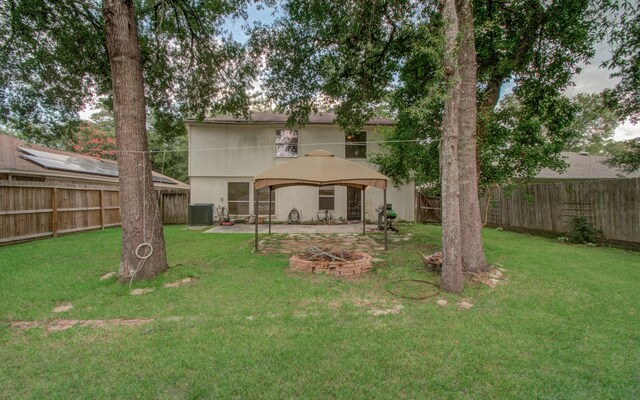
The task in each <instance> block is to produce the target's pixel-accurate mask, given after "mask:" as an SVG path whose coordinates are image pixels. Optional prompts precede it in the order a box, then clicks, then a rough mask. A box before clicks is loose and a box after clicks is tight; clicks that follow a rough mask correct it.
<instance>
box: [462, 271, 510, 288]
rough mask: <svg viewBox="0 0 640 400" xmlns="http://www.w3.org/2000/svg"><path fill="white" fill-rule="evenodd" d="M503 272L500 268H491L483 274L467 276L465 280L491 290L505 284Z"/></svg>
mask: <svg viewBox="0 0 640 400" xmlns="http://www.w3.org/2000/svg"><path fill="white" fill-rule="evenodd" d="M504 271H505V270H504V269H502V268H493V269H490V270H488V271H485V272H480V273H476V274H467V276H466V278H467V281H468V282H470V283H472V284H476V285H486V286H489V287H490V288H492V289H493V288H495V287H496V286H498V285H502V284H505V283H506V279H505V275H504Z"/></svg>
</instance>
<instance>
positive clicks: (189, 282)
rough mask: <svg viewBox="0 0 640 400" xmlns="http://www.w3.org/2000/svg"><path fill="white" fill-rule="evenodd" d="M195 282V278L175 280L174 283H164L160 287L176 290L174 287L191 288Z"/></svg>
mask: <svg viewBox="0 0 640 400" xmlns="http://www.w3.org/2000/svg"><path fill="white" fill-rule="evenodd" d="M196 281H197V279H196V278H184V279H180V280H177V281H175V282H170V283H165V284H164V285H162V286H164V287H166V288H176V287H181V286H191V285H193V284H194V283H195V282H196Z"/></svg>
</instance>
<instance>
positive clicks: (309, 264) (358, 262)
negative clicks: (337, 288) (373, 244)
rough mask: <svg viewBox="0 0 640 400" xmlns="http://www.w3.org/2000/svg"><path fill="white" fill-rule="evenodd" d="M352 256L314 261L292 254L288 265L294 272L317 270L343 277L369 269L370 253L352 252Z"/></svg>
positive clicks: (362, 272) (370, 266) (359, 273)
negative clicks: (349, 258)
mask: <svg viewBox="0 0 640 400" xmlns="http://www.w3.org/2000/svg"><path fill="white" fill-rule="evenodd" d="M353 258H354V260H353V261H316V260H305V259H304V258H302V255H294V256H292V257H291V258H289V266H290V267H291V270H292V271H294V272H317V273H324V274H329V275H333V276H345V277H353V276H359V275H362V274H364V273H365V272H368V271H370V270H371V268H372V265H373V264H372V260H373V258H372V257H371V256H370V255H368V254H367V253H362V252H354V253H353Z"/></svg>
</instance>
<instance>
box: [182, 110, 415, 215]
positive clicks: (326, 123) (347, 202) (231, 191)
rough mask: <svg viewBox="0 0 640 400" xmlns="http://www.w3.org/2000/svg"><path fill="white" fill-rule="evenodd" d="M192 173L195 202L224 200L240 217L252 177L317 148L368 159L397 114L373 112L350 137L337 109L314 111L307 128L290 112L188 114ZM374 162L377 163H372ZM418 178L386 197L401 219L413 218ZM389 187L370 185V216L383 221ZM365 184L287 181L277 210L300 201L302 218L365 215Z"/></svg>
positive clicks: (249, 198) (264, 198) (262, 195)
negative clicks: (291, 121)
mask: <svg viewBox="0 0 640 400" xmlns="http://www.w3.org/2000/svg"><path fill="white" fill-rule="evenodd" d="M186 122H187V126H188V129H189V179H190V185H191V202H192V203H194V204H195V203H213V204H214V205H215V206H224V207H227V209H228V210H229V214H230V215H231V216H235V217H243V216H249V215H252V214H253V206H252V202H253V200H254V198H253V196H254V194H253V185H252V181H253V177H254V176H255V175H257V174H259V173H261V172H263V171H265V170H267V169H269V168H272V167H273V166H275V165H278V164H280V163H284V162H287V161H289V160H292V159H295V158H297V157H304V155H305V154H306V153H308V152H309V151H311V150H318V149H320V150H327V151H330V152H331V153H333V154H335V155H336V156H337V157H344V158H347V159H349V160H352V161H356V162H362V163H365V164H367V161H366V157H367V154H371V153H373V152H377V151H379V149H380V145H379V143H380V141H382V140H383V134H382V132H381V127H384V126H391V125H393V124H394V122H393V121H392V120H389V119H385V118H376V119H372V120H370V121H369V122H367V123H366V124H365V126H364V127H363V129H362V131H361V132H360V133H359V134H356V135H353V136H350V137H347V136H345V134H344V132H343V131H341V130H340V128H339V127H338V126H337V125H336V124H335V115H334V114H332V113H322V114H314V115H311V116H310V120H309V123H308V124H307V125H306V126H304V127H302V128H287V127H286V126H285V122H286V116H285V115H284V114H274V113H253V114H251V118H250V119H249V120H246V119H239V118H234V117H230V116H223V117H213V118H206V119H205V120H204V121H200V122H199V121H195V120H188V121H186ZM367 165H369V166H370V167H371V168H375V166H374V165H372V164H367ZM414 186H415V185H414V184H413V183H409V184H407V185H403V186H401V187H399V188H395V187H393V185H391V184H390V185H389V189H388V190H387V203H389V204H391V205H392V207H393V209H394V210H395V211H396V212H397V213H398V218H400V219H403V220H409V221H413V220H414V196H415V187H414ZM258 196H259V199H258V201H259V212H258V214H259V215H266V214H268V205H269V197H268V196H269V195H268V189H264V190H262V191H261V192H259V194H258ZM382 196H383V193H382V190H380V189H376V188H369V189H367V191H366V193H365V197H366V199H365V201H366V204H365V207H366V215H365V218H367V219H370V220H376V219H377V214H376V210H375V209H376V207H378V206H379V205H381V204H382V202H383V198H382ZM360 202H361V191H360V190H358V189H352V188H347V187H343V186H336V187H333V186H330V187H320V188H318V187H307V186H296V187H287V188H281V189H278V190H276V191H275V192H274V203H275V204H274V207H273V211H272V214H273V217H274V218H275V220H279V221H286V220H287V216H288V215H289V213H290V211H291V210H292V209H293V208H296V209H297V210H298V211H299V212H300V213H301V216H302V219H303V220H310V219H315V218H316V217H317V216H323V215H325V211H328V213H330V214H331V216H332V217H333V218H335V219H338V218H343V219H345V220H352V221H359V220H360V221H361V220H362V211H361V207H360Z"/></svg>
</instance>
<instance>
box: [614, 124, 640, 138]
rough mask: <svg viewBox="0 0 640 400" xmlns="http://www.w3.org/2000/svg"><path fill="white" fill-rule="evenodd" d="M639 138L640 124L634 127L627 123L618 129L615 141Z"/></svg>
mask: <svg viewBox="0 0 640 400" xmlns="http://www.w3.org/2000/svg"><path fill="white" fill-rule="evenodd" d="M637 137H640V124H636V125H633V124H632V123H631V122H629V121H626V122H625V123H624V124H621V125H620V126H618V127H617V128H616V134H615V135H614V136H613V139H614V140H629V139H633V138H637Z"/></svg>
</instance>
